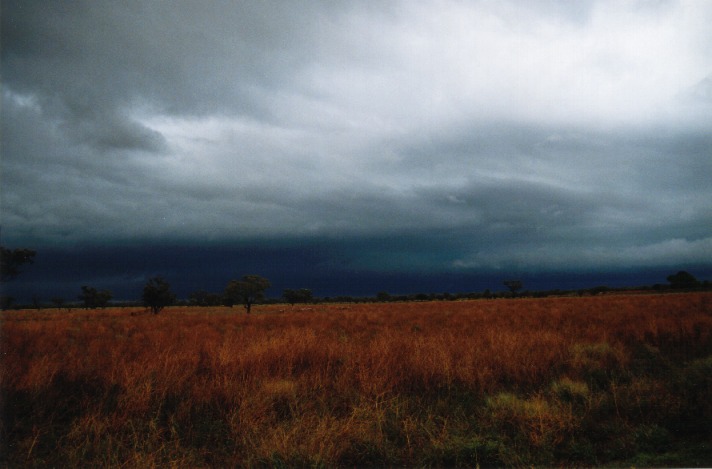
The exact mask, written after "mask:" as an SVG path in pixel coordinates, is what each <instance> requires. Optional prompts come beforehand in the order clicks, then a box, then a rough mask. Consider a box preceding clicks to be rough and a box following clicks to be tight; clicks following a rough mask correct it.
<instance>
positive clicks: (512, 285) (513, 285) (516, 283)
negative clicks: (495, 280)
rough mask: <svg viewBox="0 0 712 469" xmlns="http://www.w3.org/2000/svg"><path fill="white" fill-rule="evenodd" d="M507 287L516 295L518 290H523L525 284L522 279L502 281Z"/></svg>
mask: <svg viewBox="0 0 712 469" xmlns="http://www.w3.org/2000/svg"><path fill="white" fill-rule="evenodd" d="M502 283H503V284H504V286H505V287H507V288H509V291H511V292H512V295H516V294H517V291H518V290H521V289H522V287H523V285H522V281H521V280H505V281H504V282H502Z"/></svg>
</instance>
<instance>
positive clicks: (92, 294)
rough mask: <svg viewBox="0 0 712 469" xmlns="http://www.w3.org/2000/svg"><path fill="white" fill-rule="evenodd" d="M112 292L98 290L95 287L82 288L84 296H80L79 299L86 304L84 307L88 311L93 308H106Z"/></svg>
mask: <svg viewBox="0 0 712 469" xmlns="http://www.w3.org/2000/svg"><path fill="white" fill-rule="evenodd" d="M111 297H112V295H111V292H110V291H109V290H101V291H100V290H97V289H96V288H94V287H88V286H86V285H84V286H82V294H81V295H79V297H78V298H79V299H80V300H81V301H82V302H83V303H84V307H85V308H87V309H91V308H105V307H106V305H107V304H109V300H111Z"/></svg>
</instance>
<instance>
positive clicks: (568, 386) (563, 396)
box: [551, 378, 591, 404]
mask: <svg viewBox="0 0 712 469" xmlns="http://www.w3.org/2000/svg"><path fill="white" fill-rule="evenodd" d="M551 393H552V394H553V396H554V397H555V398H556V399H558V400H560V401H562V402H567V403H570V404H584V403H585V402H586V401H588V400H589V399H590V397H591V390H590V389H589V387H588V384H586V383H585V382H583V381H573V380H572V379H570V378H562V379H560V380H558V381H555V382H554V383H553V384H552V385H551Z"/></svg>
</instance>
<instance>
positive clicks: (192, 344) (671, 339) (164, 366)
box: [0, 293, 712, 467]
mask: <svg viewBox="0 0 712 469" xmlns="http://www.w3.org/2000/svg"><path fill="white" fill-rule="evenodd" d="M0 347H1V353H2V370H1V371H2V375H1V376H2V378H1V379H2V383H1V385H2V400H3V405H4V412H3V420H2V440H3V447H2V448H0V450H1V454H2V456H1V457H2V461H1V462H2V464H3V465H5V466H10V467H17V466H23V467H65V466H83V467H102V466H124V467H235V466H248V467H249V466H269V467H273V466H298V467H303V466H310V467H312V466H323V467H334V466H364V465H371V466H383V465H391V466H475V465H478V464H479V465H480V466H501V465H507V466H510V465H514V466H523V465H545V466H551V465H567V466H568V465H579V466H580V465H597V466H598V465H612V466H616V465H627V466H630V465H644V466H680V465H684V466H711V465H712V294H710V293H689V294H668V295H631V296H597V297H585V298H548V299H536V300H535V299H515V300H477V301H458V302H422V303H388V304H329V305H308V306H303V305H302V306H300V305H297V306H294V307H289V306H284V305H270V306H257V307H255V309H254V312H253V314H252V315H250V316H247V315H246V314H244V312H243V309H242V308H234V309H229V308H192V309H191V308H168V309H166V310H164V311H163V312H161V313H160V314H159V315H151V314H146V313H144V312H143V311H138V310H136V309H106V310H91V311H86V310H74V311H72V312H69V313H67V312H65V311H57V310H42V311H7V312H3V313H2V341H1V345H0Z"/></svg>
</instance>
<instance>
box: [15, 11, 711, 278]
mask: <svg viewBox="0 0 712 469" xmlns="http://www.w3.org/2000/svg"><path fill="white" fill-rule="evenodd" d="M710 24H712V4H710V3H709V2H707V1H703V0H700V1H692V0H691V1H652V0H651V1H645V0H640V1H627V2H619V1H612V0H611V1H586V2H567V1H563V0H562V1H554V0H542V1H536V2H529V1H522V2H517V1H502V2H490V1H472V2H466V1H424V2H408V1H403V2H396V1H394V2H338V1H337V2H332V1H324V2H319V1H313V2H298V3H290V2H221V1H214V2H212V1H211V2H200V1H179V2H142V1H132V2H113V1H93V0H92V1H69V2H44V1H31V0H30V1H28V0H22V1H19V0H18V1H12V0H7V1H4V2H3V15H2V44H3V47H2V72H3V87H2V135H3V138H2V192H1V193H2V204H3V205H2V235H3V238H4V239H3V244H6V245H22V246H35V247H37V248H42V247H52V246H76V245H97V244H104V245H113V244H116V245H121V244H122V243H123V244H126V243H136V242H144V241H145V242H154V243H155V242H163V241H165V242H171V243H188V244H190V243H203V244H210V243H224V242H239V243H255V244H259V243H261V242H262V243H270V242H273V241H274V240H279V242H280V243H286V244H289V243H290V242H291V241H290V240H293V242H294V243H296V244H298V243H302V242H305V241H304V240H310V239H311V240H319V239H328V240H330V242H335V241H334V240H342V243H343V246H344V252H350V253H351V254H350V256H347V257H349V260H348V261H344V262H349V263H350V265H352V266H353V267H354V268H359V269H376V270H388V269H395V270H398V269H401V270H408V269H421V270H427V269H436V270H448V269H455V270H457V269H501V268H514V269H520V270H522V269H523V270H527V269H592V268H593V269H598V268H608V269H611V268H615V267H616V266H619V265H620V264H625V266H626V267H630V266H661V265H663V266H664V265H670V266H678V265H682V264H684V265H690V264H705V265H708V264H709V263H710V259H711V256H710V254H712V249H711V248H712V232H711V231H710V227H711V226H712V205H710V200H712V185H710V184H709V178H710V175H712V29H710V27H709V25H710ZM335 262H336V261H335Z"/></svg>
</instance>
